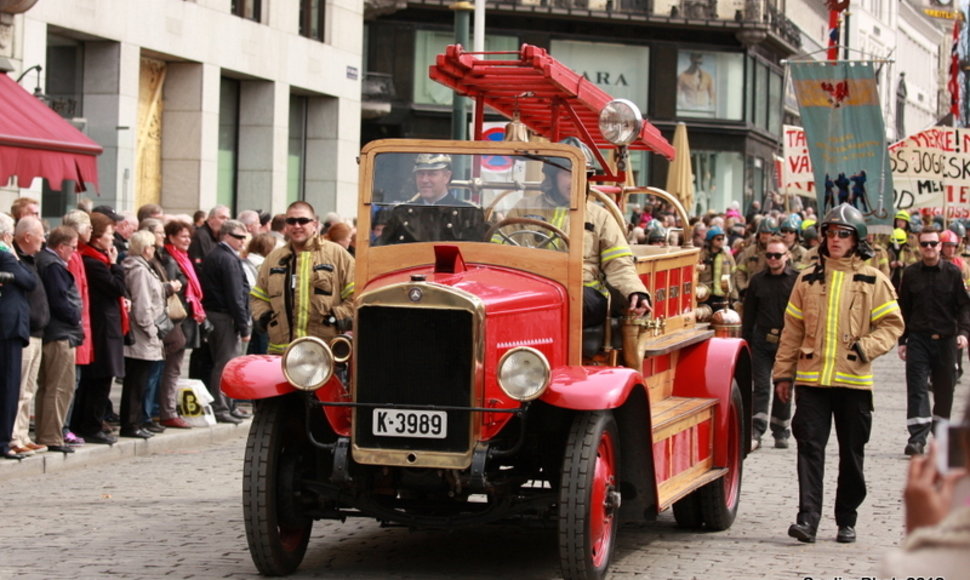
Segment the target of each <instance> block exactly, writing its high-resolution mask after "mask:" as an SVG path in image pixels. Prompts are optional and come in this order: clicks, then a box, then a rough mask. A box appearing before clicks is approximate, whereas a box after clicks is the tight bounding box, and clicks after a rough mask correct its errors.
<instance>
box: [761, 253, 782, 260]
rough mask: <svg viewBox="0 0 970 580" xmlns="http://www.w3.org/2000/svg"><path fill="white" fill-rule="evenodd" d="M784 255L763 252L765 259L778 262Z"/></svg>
mask: <svg viewBox="0 0 970 580" xmlns="http://www.w3.org/2000/svg"><path fill="white" fill-rule="evenodd" d="M784 255H785V254H783V253H781V252H765V257H766V258H768V259H769V260H780V259H781V257H782V256H784Z"/></svg>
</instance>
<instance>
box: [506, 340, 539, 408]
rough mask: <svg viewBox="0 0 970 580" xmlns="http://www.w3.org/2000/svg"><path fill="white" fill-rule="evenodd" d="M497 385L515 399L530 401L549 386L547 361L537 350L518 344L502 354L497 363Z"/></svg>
mask: <svg viewBox="0 0 970 580" xmlns="http://www.w3.org/2000/svg"><path fill="white" fill-rule="evenodd" d="M497 375H498V385H499V386H500V387H502V390H503V391H505V394H506V395H508V396H510V397H512V398H513V399H515V400H516V401H531V400H532V399H535V398H537V397H539V396H540V395H542V393H543V392H544V391H545V390H546V387H548V386H549V377H550V375H551V371H550V368H549V361H548V360H546V357H545V355H543V354H542V353H541V352H539V351H538V350H536V349H534V348H531V347H528V346H520V347H516V348H513V349H511V350H509V351H508V352H506V353H505V354H504V355H502V360H500V361H499V363H498V373H497Z"/></svg>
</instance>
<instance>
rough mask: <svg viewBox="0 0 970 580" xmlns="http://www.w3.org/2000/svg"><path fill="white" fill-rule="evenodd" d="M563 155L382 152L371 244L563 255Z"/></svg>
mask: <svg viewBox="0 0 970 580" xmlns="http://www.w3.org/2000/svg"><path fill="white" fill-rule="evenodd" d="M571 169H572V163H571V161H570V159H569V158H567V157H554V156H538V155H531V154H525V153H523V154H518V155H472V154H457V153H450V154H446V153H434V152H431V153H418V154H415V153H382V154H380V155H378V156H377V157H376V158H375V162H374V178H373V184H372V185H373V189H372V199H371V201H372V204H371V212H372V214H371V224H372V227H373V229H372V232H371V240H372V241H371V243H372V244H374V245H391V244H408V243H416V242H442V241H445V242H448V241H452V242H457V241H461V242H482V243H497V244H507V245H517V246H526V247H530V248H541V249H546V250H552V251H566V243H564V238H566V237H567V236H568V228H569V224H568V217H569V208H570V198H571V197H573V196H572V192H571V191H570V190H571V187H572V173H571Z"/></svg>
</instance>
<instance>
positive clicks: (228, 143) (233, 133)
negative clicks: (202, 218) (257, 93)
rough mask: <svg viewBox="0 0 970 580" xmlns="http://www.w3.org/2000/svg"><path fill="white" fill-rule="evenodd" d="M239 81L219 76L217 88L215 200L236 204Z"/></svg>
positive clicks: (220, 202)
mask: <svg viewBox="0 0 970 580" xmlns="http://www.w3.org/2000/svg"><path fill="white" fill-rule="evenodd" d="M240 92H241V91H240V86H239V81H237V80H236V79H229V78H223V79H222V86H221V87H220V91H219V153H218V157H217V161H216V203H218V204H219V205H225V206H227V207H230V208H233V207H236V181H237V169H238V167H239V95H240Z"/></svg>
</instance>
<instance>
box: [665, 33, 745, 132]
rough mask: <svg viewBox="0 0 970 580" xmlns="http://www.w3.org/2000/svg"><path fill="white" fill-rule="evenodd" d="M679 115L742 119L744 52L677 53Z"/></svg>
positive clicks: (683, 51) (689, 51) (686, 51)
mask: <svg viewBox="0 0 970 580" xmlns="http://www.w3.org/2000/svg"><path fill="white" fill-rule="evenodd" d="M676 74H677V116H679V117H708V118H713V119H728V120H733V121H740V120H741V118H742V115H743V111H744V108H743V105H744V92H743V88H742V87H743V86H744V56H743V55H741V54H740V53H729V52H698V51H694V50H682V51H680V52H679V53H678V54H677V71H676Z"/></svg>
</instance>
